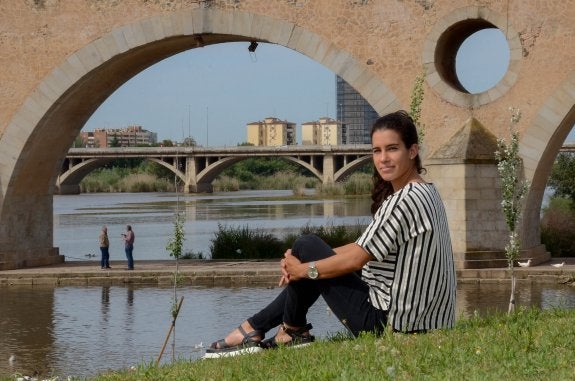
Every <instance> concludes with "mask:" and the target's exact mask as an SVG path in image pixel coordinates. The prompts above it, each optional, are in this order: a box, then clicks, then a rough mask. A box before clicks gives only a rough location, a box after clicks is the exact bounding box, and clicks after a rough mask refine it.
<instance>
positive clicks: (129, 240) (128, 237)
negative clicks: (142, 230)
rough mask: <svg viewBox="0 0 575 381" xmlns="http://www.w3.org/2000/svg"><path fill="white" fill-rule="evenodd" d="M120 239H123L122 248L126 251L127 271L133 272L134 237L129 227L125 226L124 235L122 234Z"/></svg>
mask: <svg viewBox="0 0 575 381" xmlns="http://www.w3.org/2000/svg"><path fill="white" fill-rule="evenodd" d="M122 237H124V248H125V250H126V258H127V259H128V270H133V269H134V257H133V256H132V254H133V252H134V240H135V238H136V237H135V235H134V231H133V230H132V226H131V225H126V233H122Z"/></svg>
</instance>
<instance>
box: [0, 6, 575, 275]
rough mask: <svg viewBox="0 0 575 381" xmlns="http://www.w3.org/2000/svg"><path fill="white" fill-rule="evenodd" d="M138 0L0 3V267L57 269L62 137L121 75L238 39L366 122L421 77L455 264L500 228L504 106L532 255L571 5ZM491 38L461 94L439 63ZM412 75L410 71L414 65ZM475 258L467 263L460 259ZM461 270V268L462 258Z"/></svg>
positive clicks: (538, 254)
mask: <svg viewBox="0 0 575 381" xmlns="http://www.w3.org/2000/svg"><path fill="white" fill-rule="evenodd" d="M482 4H483V5H478V3H477V2H476V1H474V0H436V1H396V0H361V1H360V0H335V1H321V0H318V1H309V0H233V1H232V0H187V1H184V0H181V1H173V0H158V1H154V2H145V1H138V0H126V1H121V2H116V1H79V0H76V1H66V2H58V1H54V2H52V1H50V2H49V1H33V2H32V1H20V2H9V3H7V2H4V3H2V4H0V64H1V66H0V82H1V83H2V91H1V92H0V100H1V102H0V248H1V249H0V268H1V269H8V268H17V267H23V266H36V265H44V264H50V263H55V262H58V261H62V260H63V257H62V256H60V255H59V254H58V249H57V248H55V247H53V230H52V218H53V217H52V216H53V210H52V198H53V194H54V189H55V184H56V180H57V177H58V175H59V171H60V168H61V166H62V162H63V160H64V158H65V156H66V153H67V152H68V149H69V147H70V146H71V144H72V142H73V140H74V138H75V137H76V136H77V134H78V132H79V131H80V129H81V128H82V126H83V125H84V123H85V122H86V120H87V119H88V118H89V117H90V115H91V114H92V113H93V112H94V111H95V110H96V109H97V108H98V106H99V105H100V104H102V102H103V101H104V100H105V99H106V98H107V97H108V96H109V95H110V94H112V93H113V92H114V91H115V90H116V89H117V88H118V87H120V86H121V85H122V84H123V83H125V82H126V81H127V80H129V79H130V78H132V77H133V76H134V75H136V74H137V73H139V72H140V71H142V70H143V69H145V68H147V67H149V66H151V65H153V64H155V63H157V62H159V61H160V60H162V59H164V58H166V57H169V56H171V55H174V54H176V53H179V52H182V51H184V50H188V49H194V48H199V47H202V46H206V45H210V44H217V43H226V42H238V41H245V42H246V48H247V45H248V44H247V43H248V42H250V41H257V42H260V43H261V42H265V43H273V44H278V45H281V46H285V47H286V48H290V49H293V50H294V51H297V52H299V53H302V54H305V55H307V56H308V57H310V58H311V59H313V60H315V61H317V62H319V63H321V64H322V65H324V66H325V67H326V68H328V69H330V70H332V71H333V72H334V73H335V74H338V75H339V76H341V77H342V78H343V79H345V80H346V81H347V82H348V83H349V84H351V85H352V86H353V87H354V88H355V89H356V90H357V91H358V92H360V93H361V94H362V95H363V97H364V98H365V99H367V100H368V101H369V102H370V103H371V104H372V106H373V107H374V108H375V109H376V110H377V111H378V112H379V113H381V114H383V113H387V112H389V111H393V110H396V109H399V108H408V107H409V104H410V95H411V89H412V85H413V83H414V80H415V78H416V77H417V76H418V75H419V74H421V72H422V71H423V72H424V74H425V79H426V81H425V89H426V93H425V99H424V103H423V110H422V121H423V122H424V123H425V125H426V127H427V130H426V138H425V142H424V143H425V151H424V152H425V154H426V156H427V157H426V158H424V159H428V160H427V163H428V165H427V166H428V170H429V172H428V176H429V178H430V180H432V181H434V182H435V183H436V184H437V185H438V187H439V189H440V192H441V193H442V196H443V198H444V200H445V203H446V206H447V211H448V217H449V220H450V229H451V232H452V238H453V245H454V251H455V253H456V257H457V260H458V263H459V266H463V267H466V266H471V265H477V266H484V265H490V264H491V261H489V260H487V261H484V259H485V258H493V257H494V256H497V255H500V254H501V252H502V250H503V248H504V246H505V243H506V242H507V232H506V227H505V223H504V221H503V217H502V215H501V213H500V210H499V203H500V195H499V190H498V186H497V176H496V170H495V165H494V161H493V156H492V153H493V152H492V148H493V147H492V143H493V139H494V138H495V137H506V136H508V126H509V122H508V120H509V117H510V115H509V113H508V111H507V109H508V107H509V106H515V107H518V108H520V109H521V111H522V114H523V116H522V119H521V122H520V124H519V125H518V126H517V128H518V130H519V132H520V136H521V142H520V145H521V147H520V150H521V155H522V158H523V160H524V169H525V171H524V174H525V177H526V179H528V180H529V181H530V182H531V184H532V186H531V189H530V192H529V195H528V199H527V202H526V207H525V209H524V211H523V217H522V223H521V230H522V243H521V245H522V249H523V252H522V255H523V256H524V257H525V258H527V257H529V258H533V259H534V261H535V262H537V261H542V260H545V259H546V256H545V249H544V247H542V246H541V244H540V238H539V211H540V206H541V202H542V199H543V191H544V188H545V184H546V181H547V178H548V175H549V173H550V170H551V166H552V163H553V160H554V158H555V156H556V155H557V152H558V151H559V148H560V147H561V144H562V143H563V141H564V140H565V138H566V136H567V134H568V133H569V131H570V129H571V127H572V126H573V124H574V123H575V108H574V105H575V70H574V69H575V59H574V58H575V49H573V46H575V43H574V42H575V41H574V39H575V30H574V28H575V24H574V23H573V22H572V20H574V19H575V7H573V6H572V3H571V2H569V1H568V2H560V1H556V2H553V1H548V2H539V1H534V0H531V1H521V2H519V1H515V2H513V1H510V0H494V1H489V2H487V3H482ZM492 27H495V28H498V29H500V30H501V31H502V32H503V34H504V35H505V36H506V38H507V41H508V44H509V47H510V54H511V59H510V64H509V68H508V71H507V73H506V74H505V76H504V78H503V79H502V80H501V81H500V82H499V83H498V84H497V85H496V86H495V87H493V88H492V89H490V90H488V91H485V92H483V93H480V94H469V93H467V92H466V91H465V89H464V88H463V87H462V86H461V84H460V83H459V81H458V79H457V76H456V74H455V57H456V53H457V49H458V48H459V46H460V45H461V43H462V41H463V40H464V39H465V38H466V37H467V36H469V35H471V34H472V33H473V32H475V31H478V30H481V29H485V28H492ZM422 68H423V69H422ZM476 262H477V263H476ZM474 263H475V264H474Z"/></svg>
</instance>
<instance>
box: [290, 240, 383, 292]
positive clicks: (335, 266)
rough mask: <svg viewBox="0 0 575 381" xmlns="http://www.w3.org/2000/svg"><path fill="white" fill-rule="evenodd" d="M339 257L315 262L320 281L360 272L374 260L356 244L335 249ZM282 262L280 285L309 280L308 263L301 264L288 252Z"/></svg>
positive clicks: (335, 256)
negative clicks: (304, 279)
mask: <svg viewBox="0 0 575 381" xmlns="http://www.w3.org/2000/svg"><path fill="white" fill-rule="evenodd" d="M334 251H335V253H336V254H337V255H332V256H331V257H328V258H325V259H322V260H319V261H316V262H315V267H316V268H317V270H318V272H319V278H320V279H327V278H335V277H338V276H341V275H345V274H349V273H352V272H354V271H357V270H360V269H361V268H362V267H363V266H364V265H365V264H366V263H367V262H369V261H370V260H372V259H373V258H372V257H371V255H370V254H369V253H368V252H367V251H365V250H364V249H363V248H362V247H361V246H359V245H358V244H356V243H350V244H347V245H344V246H340V247H337V248H335V249H334ZM284 256H285V258H284V259H283V260H282V274H283V277H282V281H283V282H282V281H280V285H282V284H285V283H288V282H290V281H296V280H299V279H303V278H307V269H308V266H309V265H308V264H307V263H301V262H300V260H299V259H297V258H296V257H294V256H293V255H292V254H291V250H287V251H286V253H285V255H284Z"/></svg>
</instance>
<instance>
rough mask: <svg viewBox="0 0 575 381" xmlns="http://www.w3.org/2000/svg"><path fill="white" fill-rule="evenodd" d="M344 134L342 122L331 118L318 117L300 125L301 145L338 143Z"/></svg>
mask: <svg viewBox="0 0 575 381" xmlns="http://www.w3.org/2000/svg"><path fill="white" fill-rule="evenodd" d="M344 135H345V128H344V126H343V124H342V123H341V122H339V121H337V120H334V119H332V118H327V117H326V118H320V119H319V120H318V121H314V122H307V123H302V125H301V144H302V145H340V144H343V137H344Z"/></svg>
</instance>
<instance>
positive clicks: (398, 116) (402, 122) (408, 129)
mask: <svg viewBox="0 0 575 381" xmlns="http://www.w3.org/2000/svg"><path fill="white" fill-rule="evenodd" d="M382 130H393V131H395V132H397V133H398V134H399V137H400V138H401V141H402V142H403V144H404V145H405V147H406V148H410V147H411V146H412V145H414V144H419V139H418V136H417V128H416V127H415V123H414V122H413V119H412V118H411V116H409V114H408V113H407V112H405V111H403V110H399V111H396V112H392V113H390V114H387V115H384V116H382V117H380V118H378V119H377V120H376V121H375V122H374V123H373V126H372V127H371V137H372V138H373V134H374V133H375V132H376V131H382ZM414 160H415V167H416V169H417V173H423V172H425V169H424V168H423V166H422V165H421V158H420V157H419V154H417V156H415V159H414ZM392 193H393V186H392V185H391V182H389V181H385V180H384V179H382V178H381V176H380V175H379V173H378V172H377V169H376V168H375V166H374V168H373V190H372V192H371V200H372V204H371V213H372V214H375V212H376V211H377V209H378V208H379V207H380V206H381V204H382V202H383V200H385V199H386V198H387V197H388V196H389V195H391V194H392Z"/></svg>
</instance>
